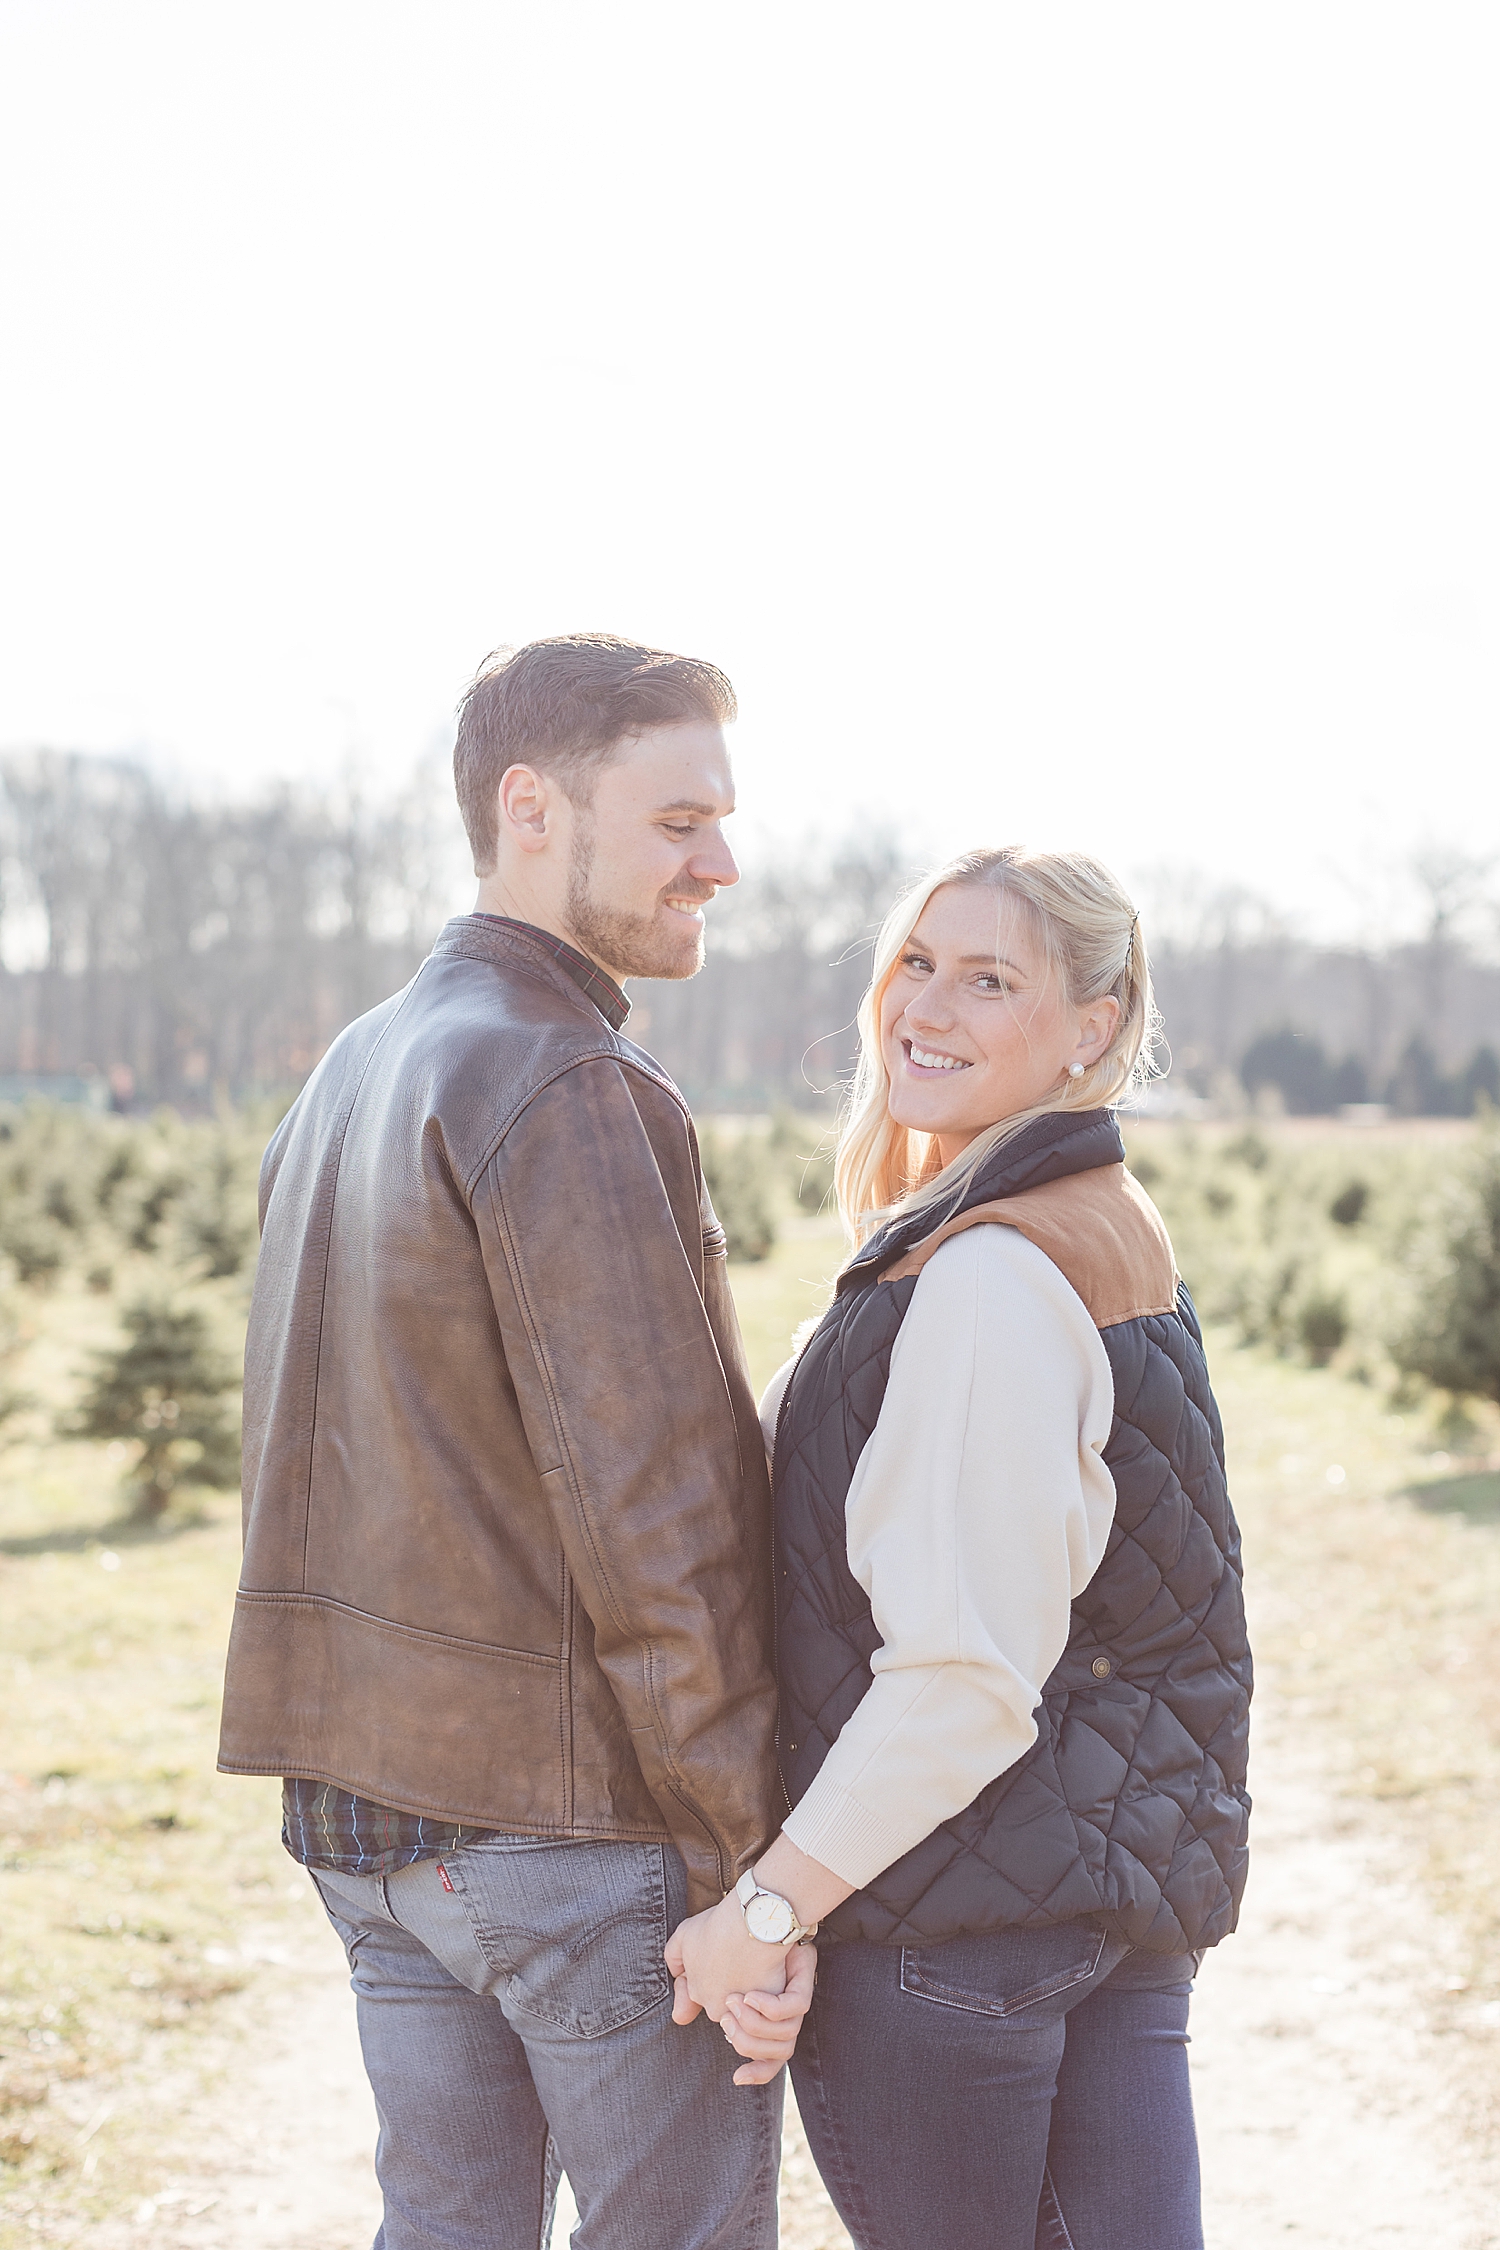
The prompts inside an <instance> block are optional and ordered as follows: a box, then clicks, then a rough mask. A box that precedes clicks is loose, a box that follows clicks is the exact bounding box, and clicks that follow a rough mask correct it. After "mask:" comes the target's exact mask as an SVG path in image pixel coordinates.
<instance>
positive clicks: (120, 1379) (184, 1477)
mask: <svg viewBox="0 0 1500 2250" xmlns="http://www.w3.org/2000/svg"><path fill="white" fill-rule="evenodd" d="M121 1317H122V1320H123V1323H124V1327H125V1336H126V1340H125V1342H124V1343H123V1344H121V1345H119V1346H118V1347H117V1349H115V1350H114V1351H106V1352H96V1353H95V1354H94V1374H93V1379H92V1381H91V1383H90V1385H89V1388H88V1390H87V1391H86V1393H85V1394H84V1397H83V1399H82V1400H81V1402H80V1404H79V1406H78V1408H77V1411H76V1412H75V1413H73V1414H71V1415H69V1416H66V1417H65V1418H64V1421H63V1425H62V1426H63V1429H64V1432H65V1434H67V1435H69V1436H73V1437H87V1438H101V1439H106V1440H113V1441H121V1440H123V1441H124V1442H125V1443H127V1444H129V1445H132V1446H133V1447H134V1448H135V1460H134V1463H133V1465H132V1469H131V1472H130V1474H129V1476H128V1477H127V1480H126V1481H127V1484H128V1486H129V1489H130V1490H131V1491H132V1492H133V1493H134V1495H135V1502H136V1506H135V1513H136V1514H137V1515H138V1516H141V1517H152V1516H159V1515H160V1514H161V1513H162V1511H163V1510H164V1509H165V1508H166V1506H167V1504H168V1502H169V1501H170V1499H171V1497H172V1494H173V1492H174V1491H175V1490H176V1488H177V1486H178V1485H180V1484H206V1485H213V1486H218V1487H223V1486H227V1485H233V1484H235V1483H236V1482H237V1481H238V1479H239V1469H240V1449H239V1439H238V1436H237V1434H236V1431H235V1427H234V1422H233V1419H232V1417H231V1415H230V1413H229V1410H228V1408H227V1407H226V1405H225V1396H226V1394H227V1393H229V1392H231V1391H234V1390H235V1389H237V1388H238V1384H239V1375H238V1371H237V1370H236V1369H235V1368H233V1367H231V1366H230V1364H229V1362H228V1361H227V1360H226V1359H225V1358H224V1356H223V1355H222V1354H221V1353H220V1352H219V1350H218V1349H217V1347H216V1346H215V1344H214V1342H213V1339H212V1335H211V1332H210V1329H209V1324H208V1321H207V1319H206V1317H205V1315H204V1314H203V1312H202V1311H201V1310H200V1309H199V1308H198V1307H197V1306H196V1305H184V1304H179V1303H173V1302H171V1301H170V1300H168V1299H165V1298H161V1297H143V1298H140V1299H139V1300H138V1301H137V1302H136V1303H135V1304H133V1305H131V1306H129V1307H128V1308H127V1309H126V1311H125V1312H124V1314H123V1315H122V1316H121Z"/></svg>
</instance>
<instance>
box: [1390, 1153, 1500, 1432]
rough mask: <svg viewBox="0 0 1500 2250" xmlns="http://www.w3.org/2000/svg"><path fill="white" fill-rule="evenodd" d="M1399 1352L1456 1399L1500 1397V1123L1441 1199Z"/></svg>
mask: <svg viewBox="0 0 1500 2250" xmlns="http://www.w3.org/2000/svg"><path fill="white" fill-rule="evenodd" d="M1392 1356H1393V1357H1394V1358H1395V1361H1396V1364H1397V1365H1398V1367H1401V1368H1403V1369H1404V1370H1405V1371H1406V1372H1407V1373H1409V1374H1412V1375H1420V1376H1422V1377H1423V1378H1424V1380H1425V1381H1427V1382H1429V1383H1432V1384H1435V1385H1436V1386H1437V1388H1438V1389H1439V1390H1445V1391H1450V1392H1452V1393H1453V1395H1454V1397H1455V1398H1465V1397H1468V1398H1488V1399H1495V1400H1497V1401H1500V1127H1496V1126H1494V1125H1489V1126H1487V1127H1486V1128H1485V1129H1484V1131H1483V1132H1482V1133H1481V1136H1480V1139H1479V1145H1478V1147H1477V1148H1476V1149H1475V1151H1474V1152H1473V1155H1472V1157H1471V1158H1470V1160H1469V1162H1468V1163H1467V1164H1466V1165H1465V1167H1464V1169H1463V1171H1462V1173H1461V1174H1460V1176H1459V1177H1458V1178H1457V1179H1456V1180H1454V1181H1453V1182H1452V1183H1451V1184H1450V1185H1449V1187H1448V1190H1447V1192H1446V1194H1445V1195H1444V1196H1443V1198H1442V1205H1441V1210H1440V1213H1439V1214H1438V1216H1437V1219H1436V1223H1435V1224H1434V1226H1433V1227H1432V1228H1431V1230H1430V1231H1429V1232H1428V1233H1427V1234H1426V1235H1425V1237H1424V1239H1423V1241H1422V1243H1421V1245H1420V1247H1419V1254H1418V1269H1417V1285H1416V1290H1415V1301H1414V1303H1413V1306H1412V1312H1411V1317H1410V1319H1409V1320H1408V1322H1407V1323H1406V1325H1405V1327H1404V1328H1403V1329H1402V1331H1401V1332H1400V1334H1399V1335H1398V1336H1397V1337H1396V1338H1395V1341H1394V1345H1393V1354H1392Z"/></svg>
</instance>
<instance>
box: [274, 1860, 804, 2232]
mask: <svg viewBox="0 0 1500 2250" xmlns="http://www.w3.org/2000/svg"><path fill="white" fill-rule="evenodd" d="M313 1880H314V1882H315V1883H316V1884H317V1886H318V1890H319V1892H320V1893H321V1895H322V1899H323V1904H324V1906H325V1907H326V1908H327V1910H328V1916H329V1919H330V1921H331V1922H332V1923H333V1926H334V1928H335V1929H336V1930H337V1931H338V1934H339V1936H340V1937H341V1938H342V1939H343V1941H344V1946H345V1949H346V1950H347V1952H348V1955H349V1963H350V1967H351V1969H352V1970H353V1978H352V1983H353V1988H354V1992H355V1996H356V1999H357V2001H358V2006H359V2035H360V2041H361V2044H362V2046H363V2049H364V2058H365V2068H366V2070H367V2071H368V2072H369V2075H370V2084H371V2086H372V2087H373V2088H374V2091H375V2106H376V2110H377V2112H378V2114H379V2120H380V2140H379V2145H378V2148H377V2152H376V2169H377V2172H378V2174H379V2178H380V2185H381V2189H382V2191H383V2193H384V2196H385V2218H384V2221H383V2224H382V2226H381V2228H380V2231H379V2233H378V2234H377V2235H376V2237H375V2250H544V2246H545V2245H546V2243H547V2241H548V2238H549V2235H550V2231H551V2226H552V2206H553V2198H554V2196H555V2194H556V2190H557V2180H558V2174H559V2170H565V2171H566V2172H567V2175H568V2179H569V2181H570V2183H571V2185H572V2188H573V2192H574V2194H575V2196H576V2197H577V2199H578V2211H579V2220H578V2226H577V2229H576V2230H575V2232H574V2235H573V2242H574V2245H575V2250H774V2245H775V2242H776V2185H777V2173H778V2168H779V2160H780V2151H781V2104H782V2093H783V2087H784V2079H783V2077H782V2076H781V2075H778V2076H777V2077H776V2078H775V2079H773V2080H772V2082H771V2084H770V2085H769V2086H736V2085H734V2083H733V2073H734V2071H735V2069H736V2068H737V2067H738V2060H739V2058H738V2057H737V2056H736V2055H735V2054H734V2053H733V2052H732V2050H731V2049H730V2047H729V2046H728V2044H727V2043H726V2041H725V2039H724V2035H723V2033H722V2032H721V2031H720V2030H719V2028H718V2027H717V2025H715V2024H712V2023H710V2022H709V2020H708V2018H707V2017H706V2016H699V2017H698V2019H697V2021H696V2022H695V2023H692V2024H690V2025H686V2026H683V2025H678V2024H674V2023H673V2022H672V1985H671V1979H670V1978H669V1976H668V1975H667V1970H666V1964H665V1962H664V1961H663V1959H662V1948H663V1946H664V1945H665V1944H666V1941H667V1938H668V1936H669V1935H670V1933H671V1931H672V1929H673V1928H674V1927H675V1925H676V1923H677V1922H678V1921H679V1920H680V1919H681V1917H682V1914H683V1912H684V1911H685V1898H686V1885H685V1882H684V1877H683V1869H682V1862H681V1860H680V1859H679V1858H678V1856H677V1854H676V1853H675V1852H674V1851H673V1850H672V1849H671V1848H670V1846H666V1845H661V1844H629V1843H600V1844H594V1843H551V1842H541V1841H536V1842H532V1841H523V1840H519V1839H517V1838H514V1837H495V1838H491V1839H489V1840H488V1841H486V1842H483V1843H477V1844H469V1845H466V1846H465V1847H464V1848H463V1849H462V1850H461V1851H455V1852H449V1853H446V1854H445V1855H444V1857H443V1858H442V1859H441V1860H432V1859H427V1860H418V1861H417V1862H416V1864H415V1865H414V1866H411V1867H401V1868H397V1869H396V1870H395V1871H394V1872H393V1873H391V1874H389V1875H331V1874H323V1873H318V1874H315V1875H314V1877H313Z"/></svg>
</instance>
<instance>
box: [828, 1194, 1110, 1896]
mask: <svg viewBox="0 0 1500 2250" xmlns="http://www.w3.org/2000/svg"><path fill="white" fill-rule="evenodd" d="M1113 1413H1114V1382H1113V1378H1112V1376H1111V1373H1110V1366H1109V1360H1108V1358H1107V1357H1106V1355H1105V1351H1104V1346H1103V1344H1102V1343H1101V1342H1100V1340H1099V1333H1098V1330H1097V1329H1096V1328H1095V1327H1094V1324H1093V1322H1092V1321H1091V1320H1090V1318H1089V1316H1088V1313H1087V1312H1086V1311H1085V1309H1084V1306H1083V1304H1082V1302H1081V1300H1080V1299H1079V1297H1078V1296H1077V1294H1076V1292H1075V1291H1074V1290H1073V1289H1072V1287H1071V1286H1070V1285H1069V1283H1068V1282H1067V1281H1066V1280H1065V1279H1064V1277H1063V1275H1062V1274H1061V1272H1060V1271H1059V1270H1058V1268H1057V1267H1056V1266H1055V1265H1054V1264H1053V1263H1052V1261H1051V1259H1050V1258H1048V1257H1047V1256H1046V1254H1045V1253H1044V1252H1043V1251H1041V1250H1038V1249H1037V1248H1036V1246H1035V1244H1034V1243H1031V1242H1028V1241H1027V1240H1026V1238H1025V1236H1024V1235H1022V1234H1020V1233H1019V1232H1018V1231H1017V1230H1016V1229H1015V1228H1014V1227H1005V1226H981V1227H972V1228H970V1229H969V1230H968V1231H967V1232H966V1233H964V1234H960V1235H955V1236H954V1238H953V1239H952V1240H951V1241H950V1242H946V1243H944V1245H943V1247H942V1249H941V1250H939V1251H938V1252H937V1254H936V1255H935V1256H934V1257H933V1258H932V1259H931V1260H929V1262H928V1264H927V1265H926V1266H925V1267H924V1268H923V1270H922V1273H921V1275H920V1277H919V1279H918V1281H917V1286H916V1289H915V1291H914V1292H913V1295H912V1301H911V1304H910V1305H909V1307H908V1308H907V1313H906V1318H905V1320H904V1321H903V1322H902V1324H901V1328H900V1331H899V1333H898V1335H897V1338H896V1344H895V1348H894V1350H893V1351H892V1354H891V1369H890V1379H889V1382H888V1384H887V1387H886V1393H885V1398H884V1401H883V1403H882V1405H881V1409H880V1415H879V1418H878V1420H877V1422H876V1424H875V1428H874V1430H873V1432H872V1433H871V1436H870V1440H869V1443H868V1444H867V1445H866V1447H865V1449H864V1452H863V1453H862V1454H861V1456H860V1459H859V1464H858V1467H857V1468H856V1470H855V1473H854V1479H853V1482H852V1484H851V1485H850V1488H849V1500H848V1508H847V1523H848V1541H849V1564H850V1568H851V1569H852V1570H853V1572H854V1575H855V1577H856V1578H857V1579H858V1580H859V1583H860V1585H861V1586H863V1588H864V1589H865V1592H866V1593H867V1594H868V1595H869V1597H870V1604H871V1608H872V1610H873V1613H874V1619H875V1624H876V1627H877V1629H878V1631H879V1633H880V1636H881V1640H882V1642H883V1644H884V1645H883V1646H882V1647H881V1648H879V1649H877V1650H876V1652H875V1655H874V1657H873V1658H872V1660H871V1670H872V1672H873V1674H874V1677H873V1679H872V1681H871V1684H870V1686H869V1688H868V1689H867V1691H866V1693H865V1696H864V1699H863V1701H862V1702H861V1703H860V1704H859V1706H858V1708H857V1709H856V1710H855V1711H854V1712H853V1713H852V1715H851V1716H850V1718H849V1719H848V1720H847V1721H846V1723H845V1725H844V1727H843V1730H842V1732H841V1733H840V1735H839V1738H838V1740H837V1741H836V1742H835V1744H834V1745H833V1748H832V1749H831V1750H830V1751H829V1753H828V1756H827V1758H826V1759H825V1760H824V1762H823V1765H822V1767H821V1769H820V1771H819V1773H818V1775H817V1778H816V1779H815V1780H814V1782H813V1784H812V1787H811V1788H810V1789H809V1790H808V1792H807V1794H806V1795H805V1796H804V1797H803V1799H802V1801H801V1803H800V1804H799V1805H798V1806H797V1808H796V1810H795V1811H794V1812H793V1813H792V1814H791V1815H790V1817H789V1818H788V1819H787V1821H786V1822H785V1833H786V1835H787V1836H789V1837H790V1838H791V1841H792V1842H793V1843H794V1844H796V1845H797V1846H798V1847H799V1849H801V1850H802V1851H804V1852H806V1853H807V1854H808V1855H809V1857H810V1858H812V1859H816V1860H819V1861H821V1862H822V1864H823V1865H824V1866H825V1867H827V1868H830V1869H831V1870H832V1871H833V1872H834V1873H835V1874H836V1875H840V1876H842V1877H843V1879H844V1881H845V1882H847V1883H852V1884H854V1886H855V1887H856V1888H857V1889H858V1888H862V1887H863V1886H864V1885H865V1884H866V1883H869V1882H872V1881H873V1880H874V1878H875V1877H876V1876H877V1875H878V1874H879V1873H880V1872H881V1870H882V1869H883V1868H885V1867H889V1866H890V1865H891V1863H892V1862H893V1861H895V1860H897V1859H899V1858H900V1857H901V1855H902V1854H903V1853H904V1852H907V1851H910V1850H911V1848H912V1846H913V1845H915V1844H918V1843H920V1842H921V1841H922V1839H923V1837H925V1836H929V1835H930V1834H931V1833H932V1831H933V1830H934V1829H935V1828H937V1827H939V1826H940V1825H941V1824H942V1822H943V1821H945V1820H950V1819H951V1818H952V1817H953V1815H954V1814H955V1813H957V1812H961V1811H962V1810H963V1809H964V1807H965V1806H966V1805H968V1804H971V1803H972V1802H973V1800H974V1798H975V1797H976V1796H977V1795H978V1794H979V1792H980V1790H981V1789H983V1788H984V1787H985V1785H986V1783H987V1782H990V1781H993V1780H994V1779H995V1777H996V1776H997V1775H998V1774H1002V1773H1004V1772H1005V1770H1006V1768H1007V1767H1008V1766H1011V1765H1013V1764H1014V1763H1015V1761H1016V1759H1017V1758H1019V1757H1020V1756H1021V1755H1022V1754H1023V1752H1024V1751H1026V1750H1028V1749H1029V1748H1030V1746H1031V1744H1032V1743H1033V1742H1034V1741H1035V1740H1036V1731H1037V1730H1036V1721H1035V1719H1034V1717H1033V1713H1034V1712H1035V1710H1036V1707H1037V1705H1038V1703H1039V1702H1040V1701H1041V1691H1042V1686H1043V1683H1044V1682H1045V1681H1046V1679H1047V1678H1048V1676H1049V1674H1050V1673H1051V1672H1052V1670H1053V1668H1054V1667H1055V1665H1056V1664H1057V1662H1058V1659H1059V1658H1060V1657H1061V1655H1062V1653H1063V1650H1064V1648H1065V1647H1066V1645H1067V1639H1068V1631H1069V1624H1070V1609H1071V1605H1072V1602H1073V1600H1074V1598H1075V1597H1076V1596H1077V1595H1078V1594H1080V1593H1081V1592H1082V1591H1083V1589H1084V1587H1085V1586H1087V1584H1088V1582H1089V1580H1090V1579H1091V1578H1092V1576H1093V1574H1094V1572H1095V1571H1096V1570H1097V1568H1098V1567H1099V1563H1100V1561H1101V1559H1102V1557H1103V1554H1104V1545H1105V1541H1106V1540H1107V1538H1108V1536H1109V1530H1110V1525H1111V1524H1112V1522H1113V1520H1114V1506H1115V1493H1114V1480H1113V1478H1112V1477H1111V1476H1110V1473H1109V1471H1108V1469H1107V1468H1106V1467H1105V1465H1104V1462H1103V1459H1102V1458H1101V1456H1102V1454H1103V1451H1104V1447H1105V1445H1106V1443H1107V1442H1108V1439H1109V1431H1110V1423H1111V1420H1112V1417H1113Z"/></svg>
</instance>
